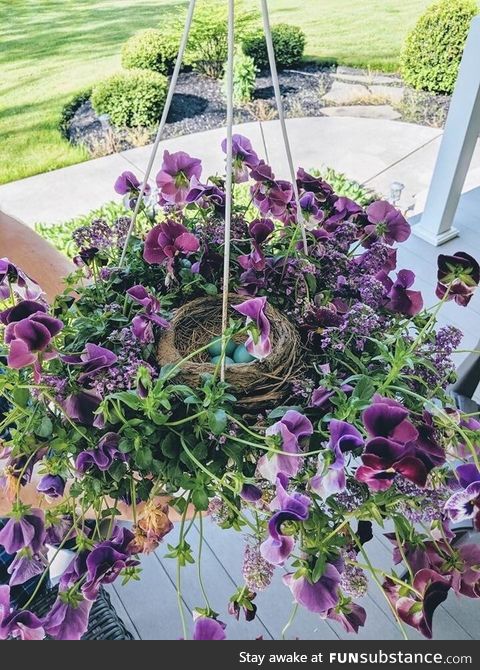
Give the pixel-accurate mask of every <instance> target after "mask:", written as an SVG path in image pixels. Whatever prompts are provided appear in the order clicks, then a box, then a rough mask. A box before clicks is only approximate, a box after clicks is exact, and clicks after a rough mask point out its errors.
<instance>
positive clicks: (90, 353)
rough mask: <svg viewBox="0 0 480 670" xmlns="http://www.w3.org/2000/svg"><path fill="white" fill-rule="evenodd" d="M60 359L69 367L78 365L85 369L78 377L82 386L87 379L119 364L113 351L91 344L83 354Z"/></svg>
mask: <svg viewBox="0 0 480 670" xmlns="http://www.w3.org/2000/svg"><path fill="white" fill-rule="evenodd" d="M60 358H61V360H62V361H63V362H64V363H68V365H76V366H78V367H81V368H82V369H83V372H82V373H81V374H80V375H79V376H78V381H79V382H80V384H81V383H82V382H83V381H85V380H86V379H91V378H92V377H95V375H97V374H98V373H99V372H101V371H102V370H105V369H106V368H110V367H111V366H112V365H114V364H115V363H116V362H117V356H116V354H114V353H113V351H110V349H106V348H105V347H100V346H99V345H98V344H92V343H90V342H89V343H88V344H86V345H85V350H84V351H83V352H82V353H81V354H73V355H69V354H68V355H63V356H61V357H60Z"/></svg>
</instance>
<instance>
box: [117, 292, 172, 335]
mask: <svg viewBox="0 0 480 670" xmlns="http://www.w3.org/2000/svg"><path fill="white" fill-rule="evenodd" d="M127 294H128V295H129V296H130V298H132V300H133V301H134V302H136V303H137V304H139V305H142V307H143V308H144V311H143V312H140V313H139V314H137V315H136V316H135V317H134V318H133V319H132V332H133V334H134V335H135V337H136V338H137V339H138V340H139V341H140V342H142V343H144V344H148V343H150V342H153V341H154V339H155V338H154V334H153V324H155V325H156V326H159V327H160V328H169V327H170V324H169V322H168V321H167V320H166V319H164V318H163V317H161V316H159V314H158V312H159V310H160V302H159V301H158V300H157V298H155V296H153V295H152V294H151V293H149V292H148V291H147V290H146V288H145V287H144V286H141V285H140V284H138V285H137V286H133V287H132V288H130V289H128V291H127Z"/></svg>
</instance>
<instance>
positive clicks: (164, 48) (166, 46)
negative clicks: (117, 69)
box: [122, 28, 180, 74]
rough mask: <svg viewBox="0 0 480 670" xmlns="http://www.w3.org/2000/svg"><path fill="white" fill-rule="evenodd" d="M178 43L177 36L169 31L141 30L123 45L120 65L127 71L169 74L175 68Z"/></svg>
mask: <svg viewBox="0 0 480 670" xmlns="http://www.w3.org/2000/svg"><path fill="white" fill-rule="evenodd" d="M179 42H180V37H179V35H178V34H177V33H172V31H170V30H166V31H162V30H156V29H155V28H149V29H147V30H141V31H139V32H138V33H135V34H134V35H132V37H130V39H129V40H127V41H126V42H125V44H124V45H123V49H122V65H123V67H125V68H127V69H129V70H131V69H135V70H137V69H140V70H153V72H158V73H160V74H170V73H171V72H172V71H173V68H174V66H175V59H176V57H177V54H178V46H179Z"/></svg>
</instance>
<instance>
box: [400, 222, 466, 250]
mask: <svg viewBox="0 0 480 670" xmlns="http://www.w3.org/2000/svg"><path fill="white" fill-rule="evenodd" d="M412 233H413V235H415V236H416V237H419V238H420V239H421V240H425V242H428V243H429V244H432V245H433V246H434V247H439V246H441V245H442V244H445V242H450V240H453V239H455V237H458V236H459V235H460V233H459V232H458V230H457V228H450V229H449V230H446V231H445V232H444V233H437V234H435V233H432V232H430V231H429V230H428V229H427V228H424V226H422V224H421V223H417V224H416V225H415V226H412Z"/></svg>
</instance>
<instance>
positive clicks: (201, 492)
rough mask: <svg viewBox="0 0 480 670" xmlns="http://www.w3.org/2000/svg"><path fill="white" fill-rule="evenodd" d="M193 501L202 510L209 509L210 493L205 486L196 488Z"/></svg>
mask: <svg viewBox="0 0 480 670" xmlns="http://www.w3.org/2000/svg"><path fill="white" fill-rule="evenodd" d="M192 502H193V504H194V505H195V507H196V508H197V509H198V510H200V511H201V512H205V511H206V510H207V509H208V495H207V492H206V491H205V489H204V488H203V487H202V488H196V489H194V491H193V493H192Z"/></svg>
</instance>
